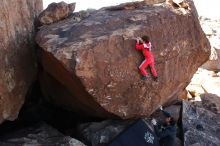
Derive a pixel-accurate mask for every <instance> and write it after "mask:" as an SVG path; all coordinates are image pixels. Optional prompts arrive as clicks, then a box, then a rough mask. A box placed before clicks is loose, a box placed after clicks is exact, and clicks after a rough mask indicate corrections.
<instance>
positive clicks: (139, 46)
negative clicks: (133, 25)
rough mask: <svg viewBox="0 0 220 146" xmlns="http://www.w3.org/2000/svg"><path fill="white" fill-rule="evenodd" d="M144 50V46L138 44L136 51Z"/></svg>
mask: <svg viewBox="0 0 220 146" xmlns="http://www.w3.org/2000/svg"><path fill="white" fill-rule="evenodd" d="M143 48H144V46H143V44H139V43H136V50H142V49H143Z"/></svg>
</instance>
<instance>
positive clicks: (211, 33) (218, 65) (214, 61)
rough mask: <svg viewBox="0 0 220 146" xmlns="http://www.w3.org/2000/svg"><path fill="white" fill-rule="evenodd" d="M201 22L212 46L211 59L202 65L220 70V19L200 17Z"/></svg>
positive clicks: (209, 68)
mask: <svg viewBox="0 0 220 146" xmlns="http://www.w3.org/2000/svg"><path fill="white" fill-rule="evenodd" d="M200 23H201V26H202V28H203V30H204V32H205V34H206V36H207V37H208V39H209V41H210V43H211V46H212V48H211V55H210V57H209V60H208V61H207V62H206V63H205V64H204V65H203V66H202V67H203V68H205V69H208V70H214V71H220V41H219V39H220V20H213V19H209V18H205V17H200Z"/></svg>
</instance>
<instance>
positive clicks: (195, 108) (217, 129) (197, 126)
mask: <svg viewBox="0 0 220 146" xmlns="http://www.w3.org/2000/svg"><path fill="white" fill-rule="evenodd" d="M212 100H213V101H215V103H214V102H213V101H212ZM219 102H220V98H219V97H215V96H214V95H210V94H205V95H202V96H201V101H197V102H193V103H191V102H188V101H184V102H183V113H182V117H183V118H182V123H183V132H184V145H186V146H197V145H198V146H218V145H220V114H219V112H217V111H218V110H219V109H218V110H217V108H216V107H217V106H218V107H219Z"/></svg>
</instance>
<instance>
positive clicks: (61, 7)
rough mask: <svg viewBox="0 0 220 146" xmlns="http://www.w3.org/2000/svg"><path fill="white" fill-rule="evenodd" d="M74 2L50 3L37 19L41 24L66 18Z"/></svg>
mask: <svg viewBox="0 0 220 146" xmlns="http://www.w3.org/2000/svg"><path fill="white" fill-rule="evenodd" d="M75 5H76V3H71V4H67V3H65V2H60V3H51V4H50V5H49V6H48V7H47V8H46V9H45V10H44V11H43V12H41V14H40V15H39V17H38V19H39V21H40V23H41V24H42V25H48V24H52V23H55V22H58V21H60V20H63V19H65V18H67V17H68V16H69V15H70V14H71V13H72V12H73V11H74V10H75Z"/></svg>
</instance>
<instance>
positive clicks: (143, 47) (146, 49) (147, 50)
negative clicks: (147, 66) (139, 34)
mask: <svg viewBox="0 0 220 146" xmlns="http://www.w3.org/2000/svg"><path fill="white" fill-rule="evenodd" d="M136 49H137V50H139V51H142V52H143V54H144V56H145V57H146V59H149V60H152V61H153V60H154V57H153V54H152V53H151V43H150V42H149V43H143V44H138V43H136Z"/></svg>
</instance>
